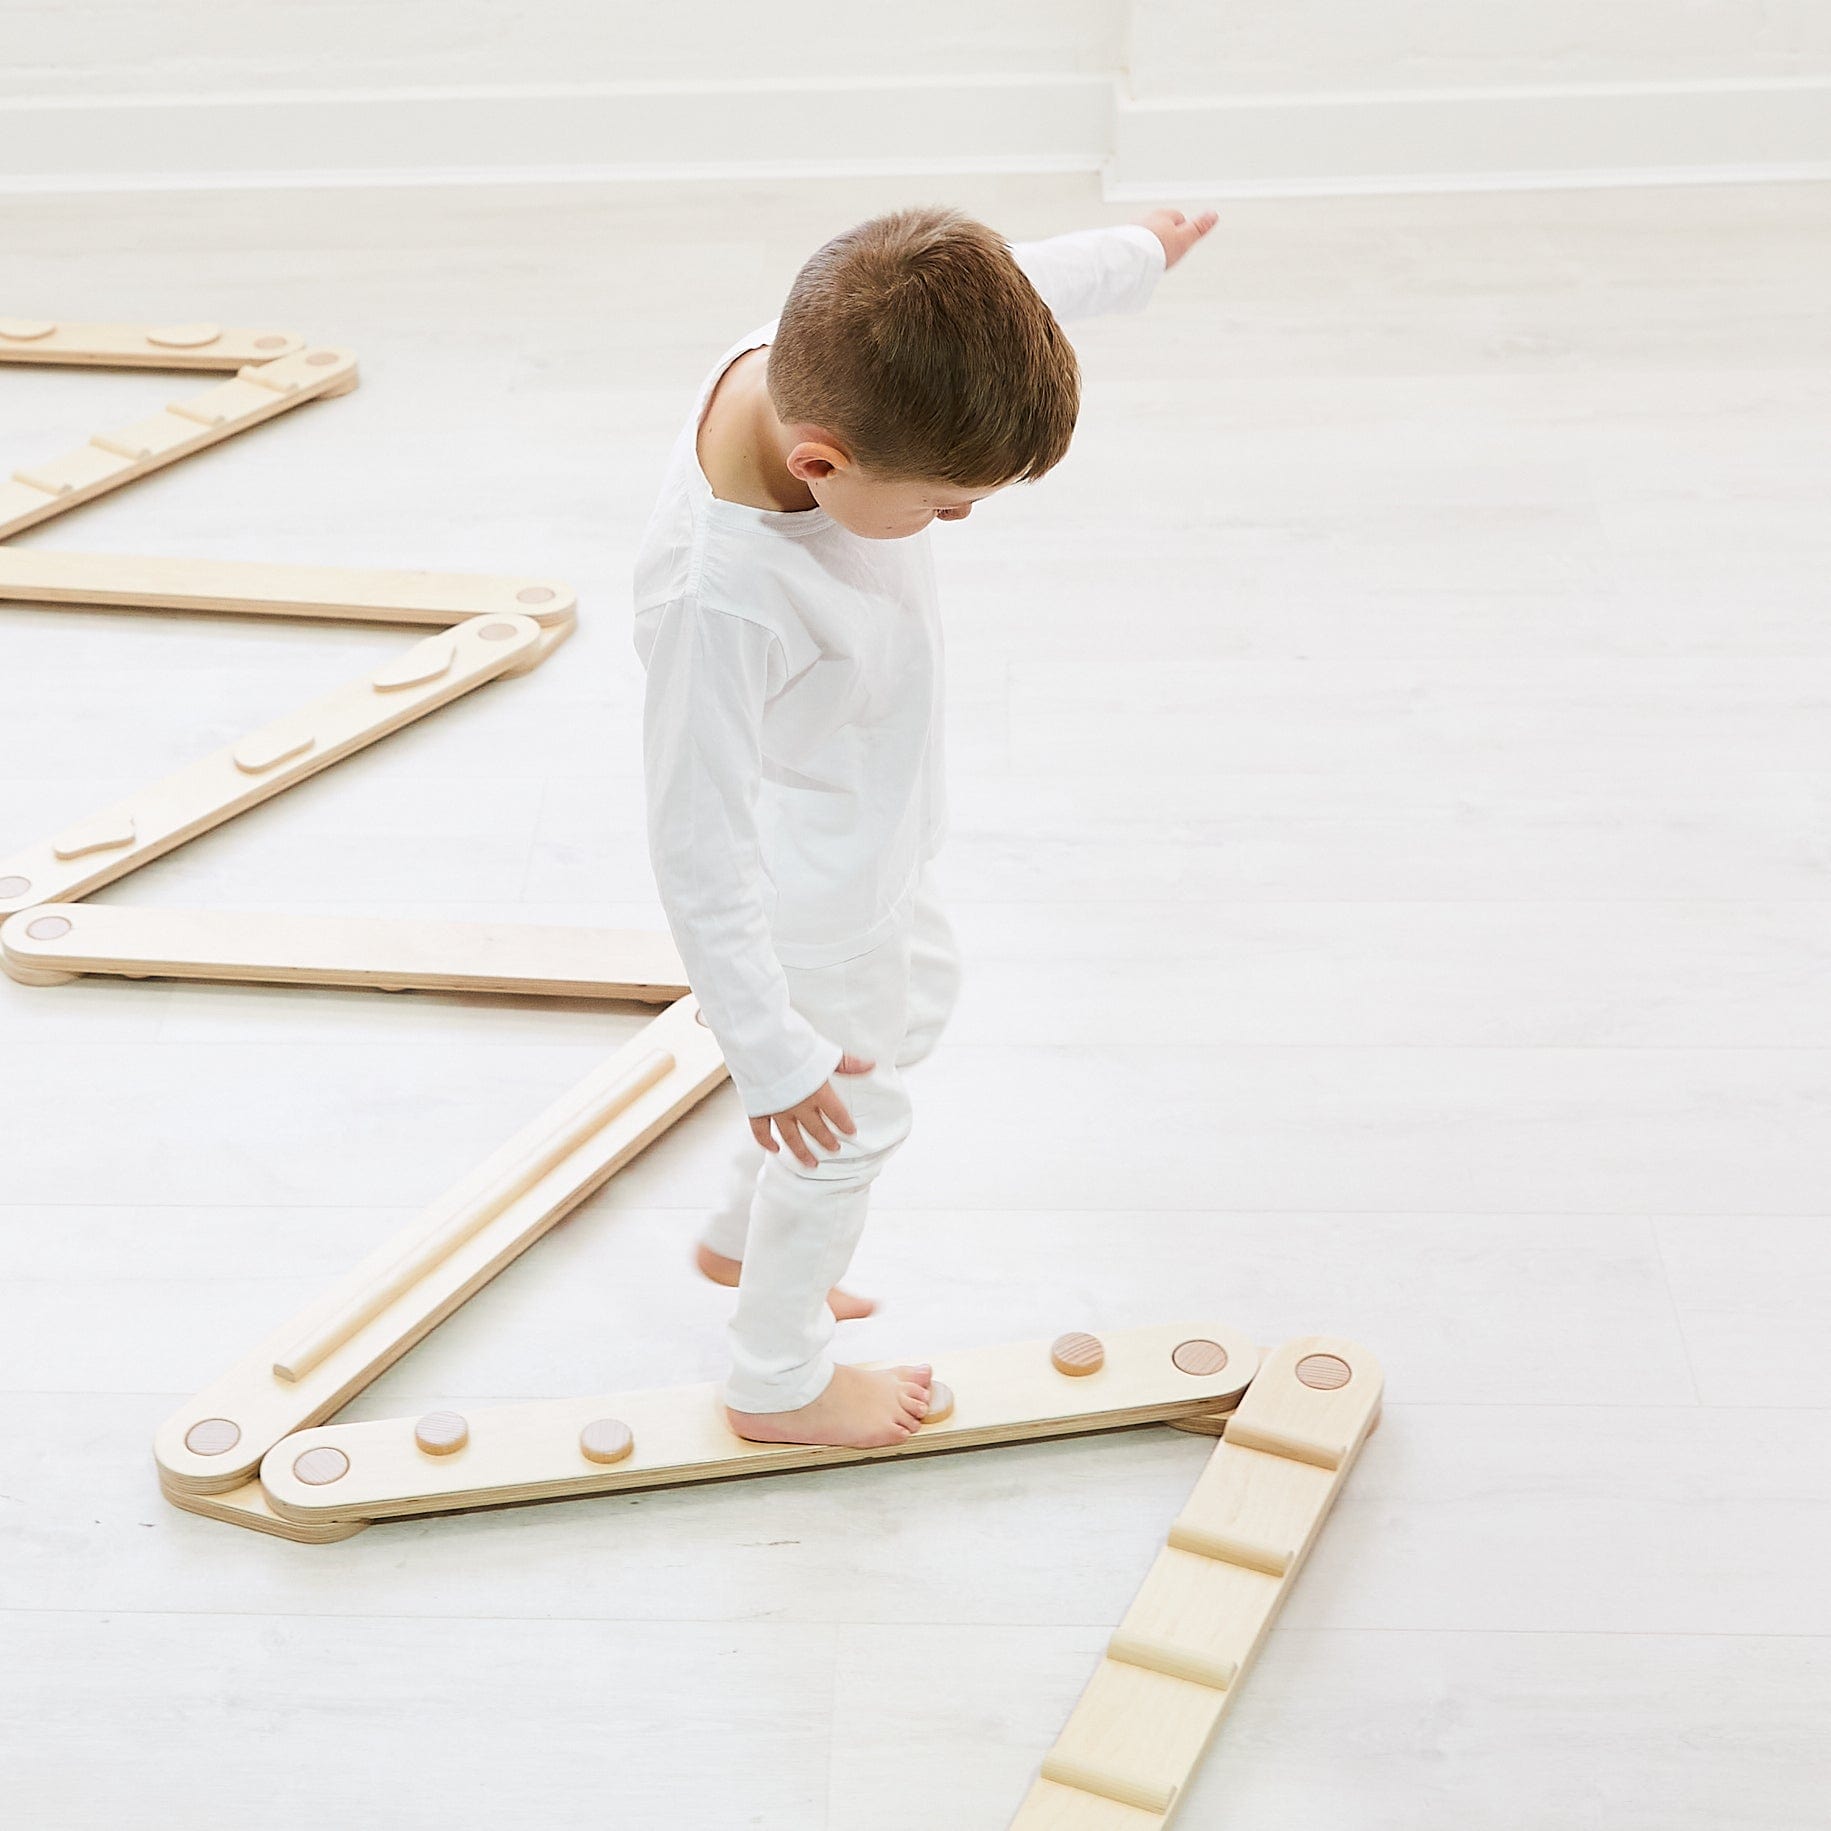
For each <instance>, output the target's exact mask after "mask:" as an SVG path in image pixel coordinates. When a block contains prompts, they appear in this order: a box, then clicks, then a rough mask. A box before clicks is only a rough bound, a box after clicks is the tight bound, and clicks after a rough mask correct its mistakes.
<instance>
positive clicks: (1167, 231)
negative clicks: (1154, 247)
mask: <svg viewBox="0 0 1831 1831" xmlns="http://www.w3.org/2000/svg"><path fill="white" fill-rule="evenodd" d="M1139 220H1140V221H1141V222H1142V223H1143V224H1144V226H1145V227H1146V228H1147V229H1149V230H1150V232H1151V233H1152V234H1153V235H1154V236H1156V237H1157V239H1158V240H1159V241H1160V242H1162V243H1163V264H1164V267H1165V268H1166V269H1168V268H1171V267H1174V266H1175V265H1176V263H1177V262H1178V261H1180V260H1181V259H1182V258H1183V256H1184V255H1185V254H1187V253H1188V252H1189V250H1190V249H1191V248H1193V247H1194V246H1195V244H1196V243H1197V242H1199V241H1200V240H1201V239H1202V237H1203V236H1204V235H1206V234H1207V233H1208V231H1209V230H1210V229H1212V228H1213V227H1214V225H1215V224H1216V223H1217V222H1219V221H1220V218H1219V217H1218V216H1217V215H1216V214H1215V213H1214V212H1213V211H1212V210H1203V211H1202V212H1201V214H1200V215H1199V216H1193V217H1190V216H1185V215H1184V214H1183V213H1182V211H1180V210H1147V211H1146V212H1145V213H1144V215H1143V216H1142V217H1141V218H1140V219H1139Z"/></svg>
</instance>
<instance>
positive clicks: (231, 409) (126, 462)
mask: <svg viewBox="0 0 1831 1831" xmlns="http://www.w3.org/2000/svg"><path fill="white" fill-rule="evenodd" d="M356 381H357V374H356V358H355V357H354V356H352V355H351V354H350V353H349V352H348V351H345V350H330V349H323V348H312V349H304V350H299V351H297V352H295V353H294V354H292V355H289V356H283V357H281V358H280V359H279V360H278V361H276V362H269V363H263V364H261V365H260V366H259V368H258V369H252V368H251V369H247V370H239V371H238V372H237V375H236V378H235V380H233V381H226V382H221V383H219V384H218V385H217V386H216V387H214V388H209V389H206V390H205V391H204V392H203V393H201V394H196V395H189V396H187V397H185V398H184V399H183V400H180V401H177V402H174V403H173V405H172V406H170V407H168V408H166V410H165V411H164V412H163V413H156V414H153V415H151V416H149V417H148V418H146V419H143V420H136V421H134V422H133V424H132V425H129V426H122V427H114V428H109V429H107V430H105V431H103V432H101V433H98V434H97V435H96V436H95V437H94V438H92V439H91V440H89V442H88V443H87V444H85V445H81V446H78V447H77V448H76V450H74V451H71V452H66V453H64V454H63V455H62V456H61V457H57V458H51V459H48V460H46V461H45V462H43V463H38V464H31V465H27V466H24V467H22V468H21V469H20V470H16V471H14V472H13V474H12V477H11V479H10V480H9V481H7V482H5V483H0V540H5V539H6V538H8V537H9V536H10V535H13V534H17V533H19V532H20V531H21V530H23V529H25V528H29V527H33V526H35V525H36V524H37V523H39V522H41V521H48V520H49V519H50V518H51V517H52V516H53V515H61V514H62V513H63V512H64V511H65V510H66V509H72V508H75V507H76V506H77V504H78V503H83V502H90V501H93V500H94V498H95V497H97V496H100V495H102V494H104V493H105V492H106V491H108V490H112V489H118V488H119V487H120V486H121V485H122V484H123V483H131V482H133V481H134V480H135V479H136V478H138V477H144V476H146V475H147V474H148V473H149V472H151V471H155V470H158V469H160V468H161V467H162V466H164V465H167V464H173V463H176V462H177V460H178V459H180V458H188V457H189V456H190V455H191V454H192V453H193V452H197V451H202V450H203V449H204V448H205V447H206V446H209V445H215V444H218V443H220V442H221V441H222V440H223V439H227V438H231V437H233V436H234V434H236V433H238V432H245V431H247V430H248V428H249V427H251V426H258V425H259V424H260V423H261V422H262V421H263V420H270V419H272V418H273V417H274V415H275V414H278V413H284V412H286V411H287V409H288V408H291V407H296V406H298V405H300V404H301V403H302V402H304V401H308V400H316V399H318V398H319V397H320V396H323V395H327V394H344V393H347V392H348V391H349V390H350V389H351V388H353V387H355V386H356Z"/></svg>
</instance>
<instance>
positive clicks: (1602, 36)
mask: <svg viewBox="0 0 1831 1831" xmlns="http://www.w3.org/2000/svg"><path fill="white" fill-rule="evenodd" d="M1131 12H1132V25H1131V49H1130V58H1129V62H1130V66H1131V89H1132V93H1133V94H1135V95H1138V96H1144V97H1167V96H1201V95H1262V94H1265V93H1268V92H1284V93H1293V94H1304V93H1315V92H1318V91H1329V90H1350V91H1366V90H1382V89H1437V88H1466V89H1492V88H1496V87H1505V86H1508V85H1514V84H1535V85H1544V84H1591V83H1653V82H1714V81H1720V80H1723V79H1729V78H1740V79H1746V78H1760V77H1788V76H1792V77H1797V76H1826V75H1831V0H1219V3H1218V4H1217V0H1135V3H1134V4H1133V6H1132V8H1131Z"/></svg>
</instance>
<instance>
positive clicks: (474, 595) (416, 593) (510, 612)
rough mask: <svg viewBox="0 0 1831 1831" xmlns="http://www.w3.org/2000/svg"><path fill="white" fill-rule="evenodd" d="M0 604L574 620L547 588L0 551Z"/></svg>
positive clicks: (330, 569)
mask: <svg viewBox="0 0 1831 1831" xmlns="http://www.w3.org/2000/svg"><path fill="white" fill-rule="evenodd" d="M0 599H4V600H6V601H8V602H10V603H22V604H92V605H107V606H113V607H116V608H123V609H130V610H194V611H213V612H220V613H225V614H229V615H236V616H266V617H325V618H335V619H337V620H338V621H340V622H355V623H432V624H439V625H441V626H443V625H447V624H452V623H462V622H463V621H464V620H465V619H466V618H468V617H481V616H511V617H532V618H533V619H534V621H535V622H536V623H538V624H540V625H541V626H542V627H543V628H546V627H549V626H551V625H553V624H556V623H566V622H570V621H571V620H572V618H573V617H574V616H575V615H576V613H577V610H578V595H577V593H575V592H574V591H573V590H572V589H571V588H570V587H569V586H566V585H562V584H560V583H559V582H558V581H557V580H555V579H540V578H528V577H523V578H511V577H504V576H501V575H499V574H490V573H471V572H389V571H382V570H379V569H376V568H358V567H348V566H276V565H267V564H264V563H260V562H250V561H245V560H198V559H152V558H146V557H144V556H140V555H134V554H122V553H61V552H59V553H52V552H47V551H45V550H44V549H42V548H37V547H0Z"/></svg>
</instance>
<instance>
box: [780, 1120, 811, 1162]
mask: <svg viewBox="0 0 1831 1831" xmlns="http://www.w3.org/2000/svg"><path fill="white" fill-rule="evenodd" d="M776 1130H777V1131H778V1132H780V1133H781V1134H782V1142H783V1143H784V1144H785V1145H787V1146H788V1148H789V1149H790V1151H792V1152H793V1153H794V1155H795V1159H796V1161H797V1162H799V1163H804V1164H806V1165H807V1167H808V1168H809V1169H810V1170H812V1169H816V1168H817V1167H818V1165H817V1163H816V1161H815V1157H814V1153H813V1152H812V1151H810V1150H809V1149H808V1148H807V1144H806V1142H805V1141H804V1140H803V1138H802V1136H801V1128H800V1126H798V1125H797V1124H796V1123H795V1122H794V1120H793V1119H791V1118H790V1117H789V1116H788V1114H787V1113H778V1114H777V1115H776Z"/></svg>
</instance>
